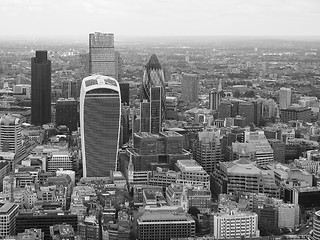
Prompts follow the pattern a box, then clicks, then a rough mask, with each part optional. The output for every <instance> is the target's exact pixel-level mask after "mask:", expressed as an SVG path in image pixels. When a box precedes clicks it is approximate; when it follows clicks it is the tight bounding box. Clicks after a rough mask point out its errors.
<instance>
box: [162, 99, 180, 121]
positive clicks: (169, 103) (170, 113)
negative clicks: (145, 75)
mask: <svg viewBox="0 0 320 240" xmlns="http://www.w3.org/2000/svg"><path fill="white" fill-rule="evenodd" d="M177 110H178V98H177V97H166V114H165V116H166V119H169V120H177V117H178V114H177Z"/></svg>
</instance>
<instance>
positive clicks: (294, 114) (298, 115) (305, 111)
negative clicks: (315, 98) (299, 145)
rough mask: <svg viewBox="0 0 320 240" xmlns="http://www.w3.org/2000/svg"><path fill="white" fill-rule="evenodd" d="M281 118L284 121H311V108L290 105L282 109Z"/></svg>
mask: <svg viewBox="0 0 320 240" xmlns="http://www.w3.org/2000/svg"><path fill="white" fill-rule="evenodd" d="M280 120H281V122H283V123H288V122H289V121H296V120H301V121H304V122H311V109H310V108H307V107H289V108H286V109H281V110H280Z"/></svg>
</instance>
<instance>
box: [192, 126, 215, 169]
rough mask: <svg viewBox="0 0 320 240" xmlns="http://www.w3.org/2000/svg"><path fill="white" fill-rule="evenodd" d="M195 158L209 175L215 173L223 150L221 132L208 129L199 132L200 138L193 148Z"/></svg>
mask: <svg viewBox="0 0 320 240" xmlns="http://www.w3.org/2000/svg"><path fill="white" fill-rule="evenodd" d="M192 153H193V158H194V159H195V160H196V161H197V162H198V163H199V164H200V165H201V166H202V167H203V169H204V170H205V171H206V172H207V173H209V174H210V173H211V172H213V171H214V169H215V166H216V165H217V163H219V162H220V161H221V148H220V136H219V132H217V131H214V129H210V128H206V129H204V131H203V132H198V137H197V139H196V141H195V142H194V146H193V150H192Z"/></svg>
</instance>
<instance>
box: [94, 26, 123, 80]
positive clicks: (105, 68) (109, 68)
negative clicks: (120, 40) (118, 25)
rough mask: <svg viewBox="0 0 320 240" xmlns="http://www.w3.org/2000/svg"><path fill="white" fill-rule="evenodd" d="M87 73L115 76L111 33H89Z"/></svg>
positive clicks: (112, 36)
mask: <svg viewBox="0 0 320 240" xmlns="http://www.w3.org/2000/svg"><path fill="white" fill-rule="evenodd" d="M89 74H102V75H105V76H109V77H113V78H116V77H117V76H116V75H117V74H116V63H115V52H114V35H113V33H100V32H96V33H91V34H90V35H89Z"/></svg>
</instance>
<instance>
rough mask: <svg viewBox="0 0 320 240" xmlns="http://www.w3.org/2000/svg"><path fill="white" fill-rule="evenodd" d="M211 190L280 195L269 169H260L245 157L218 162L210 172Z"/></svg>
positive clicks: (214, 191)
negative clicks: (215, 167)
mask: <svg viewBox="0 0 320 240" xmlns="http://www.w3.org/2000/svg"><path fill="white" fill-rule="evenodd" d="M211 180H212V192H213V193H214V194H215V195H217V196H218V195H219V194H221V193H226V194H229V193H230V194H231V193H236V192H251V193H265V194H268V195H270V196H272V197H279V196H280V189H279V187H278V186H277V185H276V182H275V176H274V173H273V171H271V170H261V169H260V168H258V167H256V166H255V164H254V163H253V162H251V161H250V160H249V159H246V158H240V159H239V160H235V161H233V162H220V163H219V164H218V165H217V169H216V171H214V172H213V173H212V174H211Z"/></svg>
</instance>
